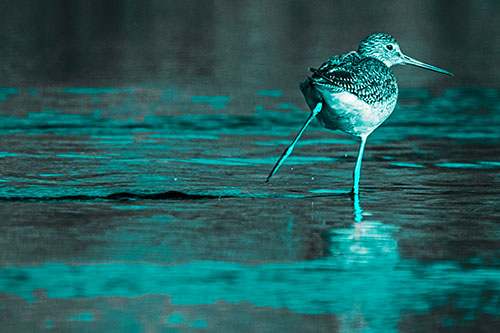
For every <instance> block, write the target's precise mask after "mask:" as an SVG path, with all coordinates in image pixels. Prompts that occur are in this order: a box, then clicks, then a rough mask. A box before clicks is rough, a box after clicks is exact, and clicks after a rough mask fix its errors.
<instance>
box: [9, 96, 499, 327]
mask: <svg viewBox="0 0 500 333" xmlns="http://www.w3.org/2000/svg"><path fill="white" fill-rule="evenodd" d="M0 97H1V98H0V99H1V100H2V101H1V102H0V112H1V122H0V124H1V125H0V135H1V136H2V140H1V141H0V165H1V170H2V173H1V175H0V201H2V202H1V204H0V210H1V215H2V216H3V223H2V224H1V226H0V228H1V235H2V236H0V247H1V249H2V251H1V263H0V265H1V267H0V316H1V318H2V320H1V322H2V325H3V326H2V328H3V329H6V330H12V329H23V330H35V329H40V328H58V329H63V330H64V329H73V330H84V329H101V330H102V329H108V330H116V329H125V330H130V331H134V330H136V329H142V330H148V329H151V330H152V329H153V327H156V328H158V327H163V328H165V329H166V328H167V327H171V328H172V327H177V328H180V329H196V328H200V329H201V328H206V329H211V330H219V331H231V330H233V329H234V328H235V327H238V328H239V329H244V330H245V331H247V330H249V331H285V330H291V329H293V330H295V331H297V330H299V331H305V330H312V331H337V330H340V331H353V330H354V331H384V332H387V331H394V330H398V329H399V330H410V329H413V330H418V331H429V330H439V329H443V330H453V331H454V330H457V329H463V330H469V329H477V328H481V329H483V330H486V331H488V330H489V331H493V330H495V329H496V328H498V327H499V325H500V312H499V309H500V237H499V235H500V228H499V225H498V221H499V220H500V218H499V217H500V205H499V200H498V198H499V194H500V179H499V170H500V159H499V153H500V150H499V143H500V134H499V132H498V128H499V126H500V110H499V108H500V107H499V106H500V97H499V92H498V91H497V90H492V89H449V90H444V91H427V90H403V91H402V92H401V96H400V101H399V104H398V107H397V109H396V111H395V112H394V114H393V115H392V116H391V117H390V118H389V120H388V121H387V122H386V123H385V124H384V125H383V126H382V127H380V128H379V129H378V130H377V131H376V132H375V133H374V134H373V135H372V136H371V137H370V138H369V140H368V144H367V148H366V153H365V158H364V162H363V170H362V176H361V196H360V197H359V198H355V199H352V198H351V197H350V196H349V195H348V192H349V190H350V187H351V184H352V179H351V175H352V169H353V167H354V162H355V157H356V153H357V148H358V141H357V140H356V139H354V138H351V137H349V136H345V135H342V134H340V133H331V132H327V131H324V130H322V129H321V127H320V126H319V125H318V124H317V123H316V122H314V123H313V124H312V125H311V126H310V128H309V129H308V130H307V131H306V132H305V134H304V136H303V138H302V139H301V141H299V144H298V145H297V148H296V149H295V151H294V153H293V155H292V156H291V157H290V158H289V159H288V160H287V161H286V162H285V164H284V165H283V166H282V168H281V169H280V170H279V172H278V173H277V174H276V175H275V176H274V177H273V179H272V180H271V181H270V183H267V184H266V183H264V180H265V178H266V176H267V174H268V173H269V171H270V170H271V168H272V166H273V165H274V163H275V162H276V160H277V158H278V157H279V156H280V154H281V153H282V151H283V149H284V148H285V147H286V145H287V144H288V143H289V142H290V141H291V139H292V138H293V137H294V135H295V133H296V131H297V130H298V129H299V128H300V126H301V125H302V123H303V121H304V120H305V119H306V117H307V113H306V112H303V111H301V109H304V103H303V101H302V100H301V97H300V96H299V95H298V93H297V92H296V91H290V92H288V91H280V90H257V91H248V90H244V91H239V90H236V91H235V93H234V95H231V96H229V95H223V96H218V95H214V96H203V95H199V94H196V95H192V94H191V90H187V89H186V90H183V89H181V88H178V87H176V88H169V89H159V88H127V89H114V88H113V89H111V88H82V87H79V88H74V87H43V88H42V87H39V88H36V87H34V88H26V89H14V88H2V89H0ZM180 115H182V116H180ZM120 325H122V326H120Z"/></svg>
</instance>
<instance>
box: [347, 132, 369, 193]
mask: <svg viewBox="0 0 500 333" xmlns="http://www.w3.org/2000/svg"><path fill="white" fill-rule="evenodd" d="M366 138H367V135H365V136H362V137H361V144H360V145H359V152H358V159H357V160H356V166H355V167H354V174H353V178H354V185H353V187H352V191H351V194H354V195H358V193H359V176H360V174H361V160H362V159H363V152H364V151H365V144H366Z"/></svg>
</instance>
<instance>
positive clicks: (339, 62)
mask: <svg viewBox="0 0 500 333" xmlns="http://www.w3.org/2000/svg"><path fill="white" fill-rule="evenodd" d="M311 72H312V73H313V75H312V80H313V82H314V84H317V85H321V86H323V87H331V88H334V90H338V88H340V89H342V90H344V91H347V92H350V93H352V94H354V95H356V96H357V97H359V98H360V99H361V100H363V101H365V102H367V103H369V104H372V103H375V102H378V101H385V100H386V99H388V98H391V97H393V96H394V94H397V85H396V78H395V77H394V75H393V74H392V72H391V70H390V69H389V67H387V66H386V65H385V64H384V63H383V62H381V61H379V60H377V59H374V58H369V57H361V56H359V54H358V53H357V52H350V53H347V54H344V55H340V56H335V57H333V58H330V59H328V60H327V61H326V62H325V63H324V64H323V65H321V66H320V67H319V68H318V69H313V68H311Z"/></svg>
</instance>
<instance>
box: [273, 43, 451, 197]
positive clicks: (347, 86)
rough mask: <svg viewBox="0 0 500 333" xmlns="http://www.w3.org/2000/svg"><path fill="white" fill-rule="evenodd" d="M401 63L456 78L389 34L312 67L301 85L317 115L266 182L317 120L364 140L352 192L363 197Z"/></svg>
mask: <svg viewBox="0 0 500 333" xmlns="http://www.w3.org/2000/svg"><path fill="white" fill-rule="evenodd" d="M397 64H411V65H415V66H420V67H423V68H427V69H430V70H434V71H437V72H441V73H445V74H450V75H452V74H451V73H449V72H447V71H445V70H442V69H440V68H437V67H434V66H431V65H427V64H425V63H422V62H420V61H418V60H415V59H413V58H410V57H408V56H406V55H403V53H402V52H401V49H400V47H399V45H398V43H397V42H396V40H395V39H394V38H393V37H391V36H389V35H386V34H374V35H371V36H368V37H367V38H365V39H364V40H363V41H362V42H361V43H360V45H359V48H358V50H357V51H352V52H349V53H346V54H343V55H338V56H334V57H332V58H330V59H328V60H327V61H325V62H324V63H323V64H322V65H321V66H320V67H319V68H318V69H313V68H311V72H312V75H311V76H310V77H308V78H307V79H306V80H304V81H303V82H301V83H300V90H301V91H302V93H303V95H304V97H305V100H306V103H307V105H308V106H309V108H310V109H311V111H312V113H311V115H310V116H309V118H308V119H307V121H306V123H305V124H304V126H302V129H301V130H300V132H299V134H298V135H297V137H296V138H295V140H294V141H293V142H292V144H291V145H290V146H289V147H288V148H287V150H285V152H284V153H283V154H282V155H281V157H280V159H279V160H278V162H277V163H276V165H275V166H274V168H273V170H272V171H271V173H270V174H269V176H268V178H267V180H266V181H268V180H269V179H270V178H271V177H272V176H273V175H274V173H276V171H277V170H278V168H279V167H280V165H281V164H282V163H283V161H284V160H285V159H286V158H287V157H288V156H289V155H290V154H291V152H292V150H293V148H294V146H295V143H296V142H297V141H298V139H299V138H300V136H301V135H302V133H303V132H304V130H305V128H306V127H307V126H308V125H309V123H310V122H311V121H312V119H314V118H315V117H317V118H318V120H319V121H320V123H321V124H322V125H323V126H324V127H325V128H327V129H330V130H341V131H343V132H345V133H348V134H351V135H354V136H357V137H360V138H361V145H360V149H359V154H358V159H357V162H356V167H355V169H354V186H353V191H352V192H353V193H358V190H359V174H360V169H361V159H362V155H363V151H364V146H365V143H366V138H367V137H368V135H370V134H371V133H372V132H373V131H374V130H375V129H376V128H377V127H378V126H380V125H381V124H382V123H383V122H384V121H385V120H386V119H387V118H388V117H389V116H390V115H391V113H392V112H393V111H394V108H395V107H396V102H397V98H398V86H397V82H396V78H395V76H394V74H392V71H391V69H390V67H391V66H394V65H397Z"/></svg>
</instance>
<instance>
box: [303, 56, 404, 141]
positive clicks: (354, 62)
mask: <svg viewBox="0 0 500 333" xmlns="http://www.w3.org/2000/svg"><path fill="white" fill-rule="evenodd" d="M311 71H312V72H313V74H312V76H311V77H309V78H307V79H306V80H305V81H303V82H302V83H301V85H300V88H301V91H302V93H303V94H304V97H305V98H306V102H307V104H308V105H309V107H310V108H311V109H313V108H314V107H315V105H316V104H317V103H318V102H320V101H323V102H324V107H323V109H322V111H321V112H320V113H319V114H318V120H319V121H320V122H321V123H322V124H323V125H324V126H325V127H326V128H328V129H332V130H336V129H339V130H342V131H344V132H347V133H349V134H353V135H357V136H360V135H364V134H365V133H367V134H369V133H371V131H373V130H374V129H375V128H377V127H378V126H379V125H380V124H381V123H382V122H383V121H384V120H385V119H387V117H389V115H390V114H391V113H392V111H393V110H394V107H395V105H396V101H397V96H398V87H397V83H396V78H395V76H394V74H392V72H391V70H390V69H389V67H387V66H386V65H385V64H384V63H383V62H381V61H379V60H377V59H375V58H371V57H362V56H360V55H359V54H358V53H357V52H355V51H353V52H350V53H347V54H344V55H340V56H335V57H333V58H330V59H328V60H327V61H326V62H325V63H324V64H323V65H321V66H320V67H319V68H318V69H311Z"/></svg>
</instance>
